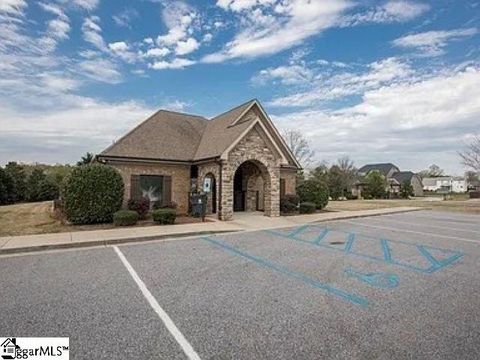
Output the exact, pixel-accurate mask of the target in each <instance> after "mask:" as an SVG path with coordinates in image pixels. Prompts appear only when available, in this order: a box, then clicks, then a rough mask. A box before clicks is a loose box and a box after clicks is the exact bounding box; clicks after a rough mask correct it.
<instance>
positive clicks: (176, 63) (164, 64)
mask: <svg viewBox="0 0 480 360" xmlns="http://www.w3.org/2000/svg"><path fill="white" fill-rule="evenodd" d="M193 64H195V61H193V60H189V59H183V58H175V59H173V60H172V61H164V60H162V61H155V62H154V63H153V64H151V65H149V66H150V68H151V69H154V70H164V69H183V68H185V67H187V66H190V65H193Z"/></svg>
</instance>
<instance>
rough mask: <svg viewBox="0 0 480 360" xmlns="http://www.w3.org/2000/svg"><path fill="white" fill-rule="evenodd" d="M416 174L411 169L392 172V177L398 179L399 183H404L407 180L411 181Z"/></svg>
mask: <svg viewBox="0 0 480 360" xmlns="http://www.w3.org/2000/svg"><path fill="white" fill-rule="evenodd" d="M414 176H415V173H413V172H411V171H397V172H396V173H393V174H392V178H394V179H395V180H397V181H398V183H399V184H403V183H404V182H405V181H411V180H412V178H413V177H414Z"/></svg>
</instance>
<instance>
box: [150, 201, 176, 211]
mask: <svg viewBox="0 0 480 360" xmlns="http://www.w3.org/2000/svg"><path fill="white" fill-rule="evenodd" d="M176 208H177V203H176V202H175V201H170V202H169V203H167V204H163V203H162V202H160V201H157V202H156V203H154V204H153V210H158V209H173V210H175V209H176Z"/></svg>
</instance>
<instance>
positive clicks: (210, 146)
mask: <svg viewBox="0 0 480 360" xmlns="http://www.w3.org/2000/svg"><path fill="white" fill-rule="evenodd" d="M254 103H256V100H250V101H248V102H246V103H244V104H242V105H239V106H237V107H235V108H233V109H231V110H229V111H227V112H225V113H223V114H220V115H218V116H216V117H214V118H212V119H211V120H208V119H206V118H204V117H202V116H196V115H189V114H183V113H178V112H172V111H167V110H160V111H158V112H156V113H155V114H153V115H152V116H151V117H149V118H148V119H147V120H145V121H144V122H142V123H141V124H140V125H138V126H137V127H135V128H134V129H133V130H131V131H130V132H128V133H127V134H126V135H124V136H123V137H122V138H120V139H119V140H118V141H116V142H115V143H114V144H113V145H111V146H110V147H108V148H107V149H105V150H104V151H103V152H101V153H100V154H99V157H102V156H104V157H125V158H141V159H152V160H168V161H196V160H202V159H209V158H213V157H219V156H220V155H222V154H223V152H224V151H225V150H227V149H228V147H229V146H230V145H231V144H232V143H234V142H235V140H237V139H238V138H239V137H240V136H241V135H242V134H243V133H244V132H245V131H246V130H247V129H248V127H249V126H250V125H251V124H252V122H254V121H255V119H256V116H249V114H250V113H247V114H246V116H243V117H242V118H241V119H239V118H240V116H241V115H242V114H244V113H245V112H246V111H247V110H249V109H250V110H249V111H253V112H255V114H256V115H259V112H260V111H261V110H259V109H258V108H257V107H252V105H253V104H254ZM237 120H240V121H237ZM236 121H237V122H236Z"/></svg>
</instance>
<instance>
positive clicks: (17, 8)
mask: <svg viewBox="0 0 480 360" xmlns="http://www.w3.org/2000/svg"><path fill="white" fill-rule="evenodd" d="M26 7H27V2H26V1H25V0H1V1H0V13H6V14H10V15H16V16H17V15H21V14H23V11H24V9H25V8H26Z"/></svg>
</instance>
